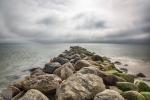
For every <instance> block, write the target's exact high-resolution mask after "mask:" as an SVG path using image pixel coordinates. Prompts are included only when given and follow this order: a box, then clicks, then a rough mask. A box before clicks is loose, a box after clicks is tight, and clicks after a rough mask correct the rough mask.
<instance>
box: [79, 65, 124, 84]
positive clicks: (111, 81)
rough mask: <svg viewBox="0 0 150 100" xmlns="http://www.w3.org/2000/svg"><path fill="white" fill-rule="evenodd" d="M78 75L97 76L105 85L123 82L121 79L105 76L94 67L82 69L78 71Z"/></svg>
mask: <svg viewBox="0 0 150 100" xmlns="http://www.w3.org/2000/svg"><path fill="white" fill-rule="evenodd" d="M78 73H82V74H94V75H97V76H99V77H101V78H102V79H103V81H104V83H105V85H115V84H116V82H124V81H125V80H124V79H122V78H120V77H118V76H115V75H109V74H106V73H105V72H103V71H101V70H99V69H97V68H96V67H95V66H89V67H84V68H82V69H80V70H79V71H78Z"/></svg>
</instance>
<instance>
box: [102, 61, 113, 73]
mask: <svg viewBox="0 0 150 100" xmlns="http://www.w3.org/2000/svg"><path fill="white" fill-rule="evenodd" d="M101 65H102V66H103V68H104V70H105V71H109V70H113V69H115V65H114V64H113V63H111V62H108V61H104V62H103V64H101Z"/></svg>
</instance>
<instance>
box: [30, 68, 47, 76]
mask: <svg viewBox="0 0 150 100" xmlns="http://www.w3.org/2000/svg"><path fill="white" fill-rule="evenodd" d="M44 74H45V72H43V69H41V68H33V69H32V70H30V75H35V76H38V75H44Z"/></svg>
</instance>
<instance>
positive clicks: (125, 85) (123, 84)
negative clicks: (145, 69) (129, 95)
mask: <svg viewBox="0 0 150 100" xmlns="http://www.w3.org/2000/svg"><path fill="white" fill-rule="evenodd" d="M116 86H117V87H118V88H119V89H120V90H122V91H130V90H135V91H138V88H137V87H136V86H135V85H134V84H133V83H130V82H117V84H116Z"/></svg>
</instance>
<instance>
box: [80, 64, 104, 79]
mask: <svg viewBox="0 0 150 100" xmlns="http://www.w3.org/2000/svg"><path fill="white" fill-rule="evenodd" d="M78 73H81V74H94V75H97V76H99V77H101V78H103V77H105V76H107V74H106V73H105V72H103V71H101V70H99V69H98V68H97V67H95V66H89V67H83V68H81V69H80V70H79V71H78Z"/></svg>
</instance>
